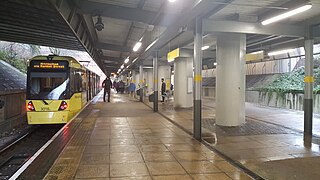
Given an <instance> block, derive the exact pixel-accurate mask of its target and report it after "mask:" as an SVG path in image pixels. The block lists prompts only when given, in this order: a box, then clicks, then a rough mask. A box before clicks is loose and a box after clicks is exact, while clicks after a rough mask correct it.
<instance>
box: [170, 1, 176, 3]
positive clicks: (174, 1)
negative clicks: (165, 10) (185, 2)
mask: <svg viewBox="0 0 320 180" xmlns="http://www.w3.org/2000/svg"><path fill="white" fill-rule="evenodd" d="M168 1H169V2H171V3H173V2H176V0H168Z"/></svg>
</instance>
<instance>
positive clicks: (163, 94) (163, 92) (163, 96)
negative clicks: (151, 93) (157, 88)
mask: <svg viewBox="0 0 320 180" xmlns="http://www.w3.org/2000/svg"><path fill="white" fill-rule="evenodd" d="M161 82H162V83H161V96H162V101H161V102H164V99H165V96H166V83H165V82H164V79H163V78H162V79H161Z"/></svg>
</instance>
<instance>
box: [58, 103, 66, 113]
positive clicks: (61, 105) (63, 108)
mask: <svg viewBox="0 0 320 180" xmlns="http://www.w3.org/2000/svg"><path fill="white" fill-rule="evenodd" d="M67 108H68V104H67V103H66V102H65V101H62V102H61V104H60V106H59V109H58V110H59V111H63V110H65V109H67Z"/></svg>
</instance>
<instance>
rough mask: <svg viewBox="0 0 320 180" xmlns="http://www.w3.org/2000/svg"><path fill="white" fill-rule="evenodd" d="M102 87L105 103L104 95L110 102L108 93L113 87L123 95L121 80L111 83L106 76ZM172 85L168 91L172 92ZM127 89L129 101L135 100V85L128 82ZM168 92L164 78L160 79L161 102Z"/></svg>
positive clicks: (123, 87)
mask: <svg viewBox="0 0 320 180" xmlns="http://www.w3.org/2000/svg"><path fill="white" fill-rule="evenodd" d="M102 87H104V94H103V101H104V102H106V95H107V94H108V102H110V92H111V88H112V87H113V88H114V89H115V90H116V91H117V92H121V93H124V91H125V84H124V82H123V81H122V80H120V81H119V82H115V81H114V82H113V83H112V81H111V79H110V77H109V76H107V78H106V79H105V80H104V81H103V83H102ZM172 87H173V86H172V85H171V87H170V89H171V90H172ZM127 88H128V93H129V95H130V98H131V99H134V98H135V91H136V85H135V83H133V82H132V81H130V83H129V85H128V86H127ZM168 91H169V90H166V83H165V82H164V78H162V79H161V96H162V101H161V102H164V101H165V98H166V97H167V96H168V94H167V93H168Z"/></svg>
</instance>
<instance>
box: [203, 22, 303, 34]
mask: <svg viewBox="0 0 320 180" xmlns="http://www.w3.org/2000/svg"><path fill="white" fill-rule="evenodd" d="M203 32H204V33H212V32H232V33H245V34H265V35H284V36H292V37H304V36H305V34H306V31H305V28H304V27H303V26H294V25H282V24H275V25H272V26H263V25H261V24H260V23H247V22H238V21H214V20H209V19H204V20H203Z"/></svg>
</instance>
